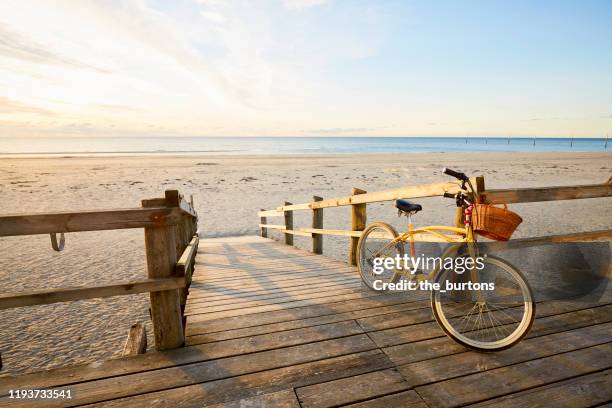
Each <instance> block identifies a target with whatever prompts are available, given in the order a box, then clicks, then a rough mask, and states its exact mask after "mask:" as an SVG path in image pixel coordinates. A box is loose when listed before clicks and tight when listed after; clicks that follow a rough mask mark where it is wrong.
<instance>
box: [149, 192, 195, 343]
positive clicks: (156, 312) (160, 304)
mask: <svg viewBox="0 0 612 408" xmlns="http://www.w3.org/2000/svg"><path fill="white" fill-rule="evenodd" d="M151 201H152V202H151V203H150V202H149V200H143V201H142V206H143V207H147V206H149V207H150V206H157V205H159V202H158V200H151ZM144 235H145V250H146V254H147V272H148V276H149V278H168V277H172V276H174V268H175V265H176V261H177V254H176V247H177V246H176V227H174V226H155V227H146V228H145V229H144ZM150 298H151V320H152V321H153V331H154V333H155V348H156V349H157V350H168V349H173V348H177V347H181V346H182V345H183V344H184V342H185V337H184V333H183V318H182V314H181V305H180V296H179V291H178V289H172V290H165V291H160V292H151V293H150Z"/></svg>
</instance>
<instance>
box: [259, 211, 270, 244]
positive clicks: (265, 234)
mask: <svg viewBox="0 0 612 408" xmlns="http://www.w3.org/2000/svg"><path fill="white" fill-rule="evenodd" d="M261 211H265V210H264V209H263V208H262V209H261ZM259 223H260V224H264V225H265V224H267V223H268V219H267V218H266V217H259ZM260 235H261V236H262V237H263V238H268V229H267V228H266V227H261V228H260Z"/></svg>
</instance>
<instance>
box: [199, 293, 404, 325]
mask: <svg viewBox="0 0 612 408" xmlns="http://www.w3.org/2000/svg"><path fill="white" fill-rule="evenodd" d="M406 301H407V299H406V296H405V295H403V294H402V295H391V296H390V295H383V294H374V296H372V297H369V298H364V299H357V300H353V299H351V300H348V301H338V302H333V303H326V304H322V305H309V306H305V307H300V308H295V309H291V310H276V311H273V312H268V313H257V314H252V315H243V316H232V317H228V318H223V319H217V320H210V321H208V322H206V323H204V324H197V325H196V324H195V322H190V324H188V325H187V332H188V333H190V331H191V328H195V327H197V331H198V333H212V332H217V331H224V330H232V329H239V328H246V327H253V326H260V325H264V324H271V323H280V322H287V321H292V320H298V319H306V318H310V317H317V316H325V315H331V314H335V313H342V312H348V311H354V310H359V309H368V308H373V307H379V306H387V305H392V304H397V303H404V302H406Z"/></svg>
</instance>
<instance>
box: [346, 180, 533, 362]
mask: <svg viewBox="0 0 612 408" xmlns="http://www.w3.org/2000/svg"><path fill="white" fill-rule="evenodd" d="M444 173H446V174H448V175H451V176H453V177H455V178H457V179H458V180H459V186H460V188H459V192H458V193H457V194H449V193H445V194H444V197H447V198H453V199H455V201H456V204H457V206H458V207H460V208H462V212H463V220H464V227H463V228H458V227H450V226H441V225H434V226H426V227H420V228H414V226H413V224H412V216H413V215H415V214H416V213H418V212H419V211H421V210H422V206H421V205H419V204H416V203H412V202H409V201H407V200H397V201H396V203H395V205H396V207H397V208H398V210H399V213H400V215H406V216H407V217H408V229H407V231H406V232H404V233H403V234H398V233H397V231H396V230H395V229H394V228H393V227H392V226H391V225H389V224H386V223H383V222H374V223H372V224H370V225H368V226H367V228H366V229H365V230H364V231H363V234H362V236H361V238H360V239H359V243H358V247H357V257H358V268H359V273H360V275H361V278H362V280H363V281H364V283H365V284H366V285H367V286H368V287H370V288H371V289H374V290H398V289H399V290H407V289H424V288H425V289H430V290H431V307H432V310H433V314H434V317H435V319H436V321H437V322H438V324H439V325H440V327H441V328H442V329H443V330H444V332H445V333H446V334H447V335H448V336H449V337H450V338H452V339H453V340H455V341H456V342H458V343H460V344H462V345H464V346H467V347H470V348H473V349H476V350H481V351H498V350H503V349H506V348H509V347H511V346H513V345H515V344H517V343H518V342H519V341H520V340H521V339H522V338H523V337H524V336H525V335H526V334H527V332H528V331H529V329H530V328H531V325H532V324H533V320H534V317H535V302H534V300H533V295H532V291H531V288H530V287H529V284H528V283H527V280H526V279H525V277H524V276H523V274H522V273H521V272H520V271H519V270H518V269H516V268H515V267H514V266H512V265H511V264H510V263H508V262H506V261H504V260H503V259H500V258H498V257H495V256H491V255H488V254H485V255H482V256H481V254H480V253H479V252H480V251H479V248H478V245H477V244H476V234H475V232H474V230H473V228H472V223H471V216H472V211H473V208H474V203H476V202H478V195H477V193H476V191H475V189H474V188H473V186H472V184H471V182H470V180H469V178H468V177H467V176H466V175H465V174H463V173H460V172H457V171H453V170H450V169H444ZM424 242H438V243H440V242H443V243H448V244H450V245H449V247H448V248H447V249H446V250H445V251H442V255H440V256H434V257H432V256H425V254H424V253H419V251H417V248H416V243H419V245H421V243H424ZM436 245H438V244H436ZM430 248H431V246H430V247H429V249H430ZM425 252H428V251H425ZM438 253H440V252H439V251H438ZM407 254H409V256H408V255H407Z"/></svg>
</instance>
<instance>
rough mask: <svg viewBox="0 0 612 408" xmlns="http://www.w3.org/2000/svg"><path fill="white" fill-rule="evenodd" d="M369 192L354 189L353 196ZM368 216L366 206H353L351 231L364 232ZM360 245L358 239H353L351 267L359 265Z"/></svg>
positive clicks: (349, 254) (349, 253) (349, 260)
mask: <svg viewBox="0 0 612 408" xmlns="http://www.w3.org/2000/svg"><path fill="white" fill-rule="evenodd" d="M365 193H367V191H365V190H361V189H359V188H356V187H353V189H352V191H351V195H357V194H365ZM366 221H367V214H366V204H365V203H364V204H351V229H352V230H353V231H363V230H364V229H365V226H366ZM358 243H359V238H358V237H351V241H350V244H349V250H348V263H349V265H357V244H358Z"/></svg>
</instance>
